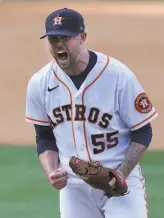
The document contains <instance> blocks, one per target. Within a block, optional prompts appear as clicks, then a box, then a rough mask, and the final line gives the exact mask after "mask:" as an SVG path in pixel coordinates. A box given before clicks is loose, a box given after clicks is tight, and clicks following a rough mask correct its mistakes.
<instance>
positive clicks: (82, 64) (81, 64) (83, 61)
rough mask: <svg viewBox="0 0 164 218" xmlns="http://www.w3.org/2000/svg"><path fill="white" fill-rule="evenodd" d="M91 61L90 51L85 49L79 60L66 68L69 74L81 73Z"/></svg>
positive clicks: (76, 74)
mask: <svg viewBox="0 0 164 218" xmlns="http://www.w3.org/2000/svg"><path fill="white" fill-rule="evenodd" d="M88 63H89V52H88V50H83V51H82V52H81V53H80V55H79V58H78V61H77V62H76V63H74V64H72V65H71V67H70V69H67V70H65V73H67V74H68V75H69V76H78V75H80V74H81V73H82V72H83V71H84V70H85V69H86V67H87V65H88Z"/></svg>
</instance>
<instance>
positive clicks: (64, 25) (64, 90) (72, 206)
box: [26, 8, 157, 218]
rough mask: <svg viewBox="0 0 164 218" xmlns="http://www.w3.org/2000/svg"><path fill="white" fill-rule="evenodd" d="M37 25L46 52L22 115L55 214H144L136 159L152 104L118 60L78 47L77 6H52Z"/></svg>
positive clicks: (146, 136)
mask: <svg viewBox="0 0 164 218" xmlns="http://www.w3.org/2000/svg"><path fill="white" fill-rule="evenodd" d="M45 27H46V33H45V35H43V36H42V37H41V38H44V37H47V39H48V42H49V49H50V52H51V54H52V57H53V60H52V61H51V62H50V63H48V64H47V65H46V66H44V67H43V68H42V69H41V70H39V72H37V73H35V74H34V75H33V76H32V78H31V79H30V81H29V83H28V87H27V98H26V120H27V121H28V122H30V123H32V124H34V127H35V131H36V144H37V153H38V157H39V160H40V163H41V165H42V167H43V170H44V172H45V175H46V177H47V179H48V181H49V182H50V184H51V185H52V186H53V187H54V188H55V189H58V190H60V214H61V218H77V217H78V218H84V217H85V218H104V217H105V218H132V217H133V218H147V212H148V211H147V202H146V193H145V184H144V178H143V177H142V173H141V168H140V166H139V160H140V159H141V156H142V154H143V153H144V152H145V151H146V150H147V148H148V146H149V145H150V142H151V140H152V127H151V124H150V123H151V121H152V120H153V119H154V118H156V117H157V112H156V110H155V108H154V107H153V105H152V103H151V101H150V99H149V98H148V96H147V94H146V93H145V92H144V90H143V88H142V87H141V85H140V83H139V82H138V80H137V78H136V76H135V75H134V74H133V72H132V71H131V70H130V69H129V68H128V67H127V66H126V65H124V64H123V63H121V62H120V61H118V60H116V59H114V58H112V57H109V56H107V55H104V54H102V53H99V52H96V51H92V50H89V49H87V48H86V46H85V41H86V38H87V34H86V32H85V25H84V19H83V17H82V15H80V14H79V13H78V12H77V11H74V10H72V9H67V8H64V9H59V10H57V11H54V12H52V13H51V14H50V15H49V16H48V17H47V19H46V23H45Z"/></svg>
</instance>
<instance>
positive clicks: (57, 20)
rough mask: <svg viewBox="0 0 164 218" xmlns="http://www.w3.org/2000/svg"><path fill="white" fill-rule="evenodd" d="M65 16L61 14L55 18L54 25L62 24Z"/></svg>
mask: <svg viewBox="0 0 164 218" xmlns="http://www.w3.org/2000/svg"><path fill="white" fill-rule="evenodd" d="M64 19H65V18H63V17H59V15H58V16H57V17H55V18H54V23H53V26H55V25H62V20H64Z"/></svg>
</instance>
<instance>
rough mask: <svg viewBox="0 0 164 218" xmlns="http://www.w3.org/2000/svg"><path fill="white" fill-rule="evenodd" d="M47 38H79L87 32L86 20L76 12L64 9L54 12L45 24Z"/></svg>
mask: <svg viewBox="0 0 164 218" xmlns="http://www.w3.org/2000/svg"><path fill="white" fill-rule="evenodd" d="M45 28H46V34H45V35H43V36H42V37H40V39H43V38H45V37H46V36H53V35H55V36H77V35H79V34H80V33H83V32H84V30H85V25H84V19H83V17H82V15H81V14H80V13H78V12H77V11H75V10H72V9H68V8H63V9H59V10H57V11H54V12H52V13H51V14H50V15H49V16H48V17H47V19H46V23H45Z"/></svg>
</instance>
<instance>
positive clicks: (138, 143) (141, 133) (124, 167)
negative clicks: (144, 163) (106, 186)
mask: <svg viewBox="0 0 164 218" xmlns="http://www.w3.org/2000/svg"><path fill="white" fill-rule="evenodd" d="M151 140H152V127H151V124H150V123H148V124H146V125H145V126H143V127H141V128H139V129H137V130H135V131H131V143H130V145H129V148H128V151H127V153H126V155H125V158H124V160H123V162H122V164H121V166H120V167H119V171H121V172H122V173H123V175H124V177H125V178H127V177H128V176H129V174H130V173H131V171H132V170H133V169H134V167H135V166H136V165H137V164H138V162H139V161H140V159H141V157H142V155H143V153H144V152H145V151H146V150H147V148H148V146H149V145H150V143H151Z"/></svg>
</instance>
